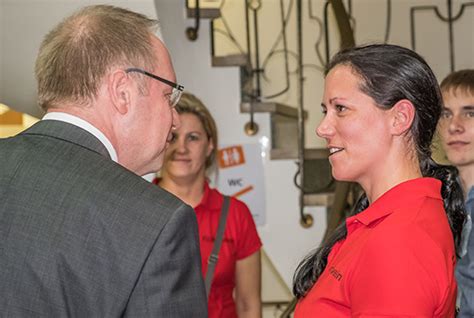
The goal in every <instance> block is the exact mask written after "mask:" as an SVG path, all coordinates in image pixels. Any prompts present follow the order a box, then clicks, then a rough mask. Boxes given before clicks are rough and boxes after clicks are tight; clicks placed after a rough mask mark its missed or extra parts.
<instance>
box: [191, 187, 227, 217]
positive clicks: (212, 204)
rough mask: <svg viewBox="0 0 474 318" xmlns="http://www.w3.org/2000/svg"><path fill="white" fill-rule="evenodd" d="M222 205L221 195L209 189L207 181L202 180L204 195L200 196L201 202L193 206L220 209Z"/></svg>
mask: <svg viewBox="0 0 474 318" xmlns="http://www.w3.org/2000/svg"><path fill="white" fill-rule="evenodd" d="M221 205H222V196H221V195H220V194H219V192H218V191H217V190H214V189H211V188H210V187H209V183H208V182H207V181H205V182H204V195H203V196H202V199H201V202H200V203H199V204H198V205H197V206H196V207H195V210H196V209H198V208H203V209H205V210H215V209H220V208H221Z"/></svg>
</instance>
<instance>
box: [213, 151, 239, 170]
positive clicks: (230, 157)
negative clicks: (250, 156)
mask: <svg viewBox="0 0 474 318" xmlns="http://www.w3.org/2000/svg"><path fill="white" fill-rule="evenodd" d="M218 157H219V168H221V169H223V168H229V167H234V166H238V165H243V164H244V163H245V156H244V150H243V149H242V146H232V147H227V148H224V149H219V152H218Z"/></svg>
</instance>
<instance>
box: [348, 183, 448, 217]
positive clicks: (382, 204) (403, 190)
mask: <svg viewBox="0 0 474 318" xmlns="http://www.w3.org/2000/svg"><path fill="white" fill-rule="evenodd" d="M423 197H431V198H435V199H442V198H441V181H440V180H438V179H434V178H417V179H412V180H408V181H405V182H402V183H400V184H398V185H396V186H395V187H393V188H391V189H390V190H388V191H387V192H385V193H384V194H383V195H382V196H381V197H380V198H378V199H377V200H375V202H373V203H372V204H371V205H370V206H369V207H368V208H367V209H365V210H364V211H362V212H361V213H359V214H357V215H354V216H351V217H349V218H348V219H347V221H346V224H347V225H349V224H352V223H354V222H360V223H362V224H364V225H366V226H367V225H369V224H371V223H372V222H374V221H376V220H378V219H380V218H383V217H385V216H387V215H389V214H392V212H393V211H394V210H395V209H399V208H400V207H403V206H405V205H409V204H410V202H412V201H413V200H416V199H420V198H423Z"/></svg>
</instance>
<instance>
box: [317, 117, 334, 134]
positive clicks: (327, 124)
mask: <svg viewBox="0 0 474 318" xmlns="http://www.w3.org/2000/svg"><path fill="white" fill-rule="evenodd" d="M333 133H334V127H333V124H332V123H331V120H330V117H329V116H328V115H326V116H324V117H323V120H322V121H321V122H320V123H319V125H318V126H317V127H316V135H318V137H321V138H329V137H330V136H331V135H332V134H333Z"/></svg>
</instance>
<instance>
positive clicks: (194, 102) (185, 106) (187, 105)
mask: <svg viewBox="0 0 474 318" xmlns="http://www.w3.org/2000/svg"><path fill="white" fill-rule="evenodd" d="M176 111H177V112H178V113H179V114H193V115H195V116H196V117H197V118H199V121H200V122H201V124H202V126H203V127H204V131H205V132H206V135H207V138H209V139H211V142H212V145H213V149H212V152H211V154H210V155H209V157H207V158H206V169H208V168H210V167H211V166H213V165H214V164H215V160H216V157H217V145H218V140H217V126H216V122H215V121H214V118H213V117H212V115H211V113H210V112H209V110H208V109H207V108H206V106H204V104H203V103H202V102H201V100H200V99H199V98H197V97H196V96H194V95H193V94H190V93H187V92H184V93H183V95H182V96H181V98H180V99H179V102H178V104H177V105H176Z"/></svg>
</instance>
